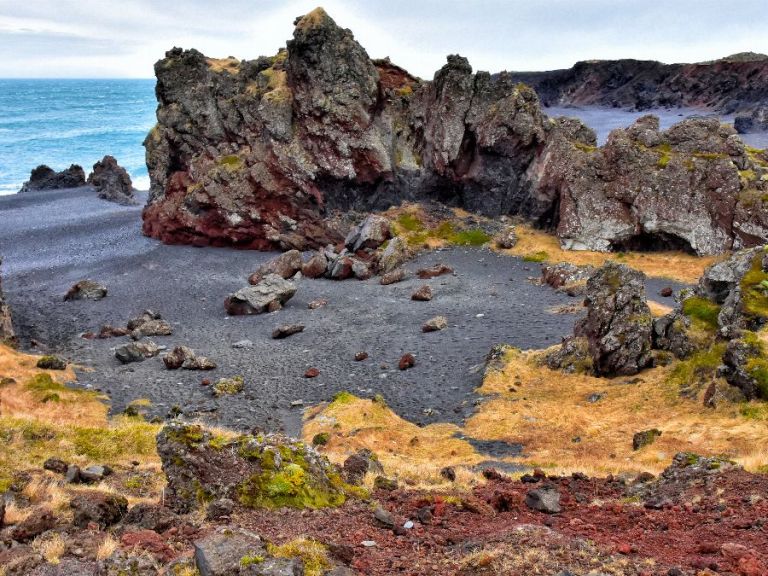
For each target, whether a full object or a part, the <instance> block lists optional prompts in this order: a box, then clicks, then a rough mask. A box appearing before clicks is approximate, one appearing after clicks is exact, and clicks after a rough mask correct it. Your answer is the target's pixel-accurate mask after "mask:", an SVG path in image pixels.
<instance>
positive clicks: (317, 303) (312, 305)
mask: <svg viewBox="0 0 768 576" xmlns="http://www.w3.org/2000/svg"><path fill="white" fill-rule="evenodd" d="M327 305H328V300H323V299H318V300H312V302H310V303H309V304H308V305H307V308H309V309H310V310H317V309H318V308H322V307H323V306H327Z"/></svg>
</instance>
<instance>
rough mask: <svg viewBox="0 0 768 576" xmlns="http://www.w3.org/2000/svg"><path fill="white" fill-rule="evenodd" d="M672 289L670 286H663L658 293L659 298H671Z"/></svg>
mask: <svg viewBox="0 0 768 576" xmlns="http://www.w3.org/2000/svg"><path fill="white" fill-rule="evenodd" d="M672 293H673V291H672V288H671V287H670V286H665V287H664V288H662V289H661V290H660V291H659V296H662V297H663V298H669V297H670V296H672Z"/></svg>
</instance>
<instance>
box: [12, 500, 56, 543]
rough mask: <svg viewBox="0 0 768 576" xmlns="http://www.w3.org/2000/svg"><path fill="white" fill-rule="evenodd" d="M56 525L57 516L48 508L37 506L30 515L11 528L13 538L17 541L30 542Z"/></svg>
mask: <svg viewBox="0 0 768 576" xmlns="http://www.w3.org/2000/svg"><path fill="white" fill-rule="evenodd" d="M55 527H56V516H54V514H53V512H52V511H51V510H50V509H48V508H45V507H43V508H36V509H35V510H33V511H32V513H31V514H29V516H27V517H26V518H24V520H22V521H21V522H19V523H18V524H16V525H15V526H14V527H13V529H12V530H11V538H12V539H13V540H16V542H29V541H30V540H34V539H35V538H36V537H38V536H40V534H42V533H43V532H47V531H48V530H52V529H53V528H55Z"/></svg>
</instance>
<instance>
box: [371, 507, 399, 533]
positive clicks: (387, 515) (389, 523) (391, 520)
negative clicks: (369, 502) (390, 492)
mask: <svg viewBox="0 0 768 576" xmlns="http://www.w3.org/2000/svg"><path fill="white" fill-rule="evenodd" d="M373 517H374V518H375V519H376V520H378V521H379V522H380V523H381V524H383V525H384V526H386V527H387V528H394V527H395V517H394V516H393V515H392V513H391V512H389V510H386V509H384V508H382V507H381V506H378V507H377V508H376V510H375V511H374V513H373Z"/></svg>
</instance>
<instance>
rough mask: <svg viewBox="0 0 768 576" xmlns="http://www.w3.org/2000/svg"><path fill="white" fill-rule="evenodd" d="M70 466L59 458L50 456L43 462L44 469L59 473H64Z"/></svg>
mask: <svg viewBox="0 0 768 576" xmlns="http://www.w3.org/2000/svg"><path fill="white" fill-rule="evenodd" d="M67 468H69V464H67V463H66V462H64V460H61V459H59V458H48V459H47V460H46V461H45V462H43V469H45V470H50V471H51V472H56V473H57V474H64V473H65V472H66V471H67Z"/></svg>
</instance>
